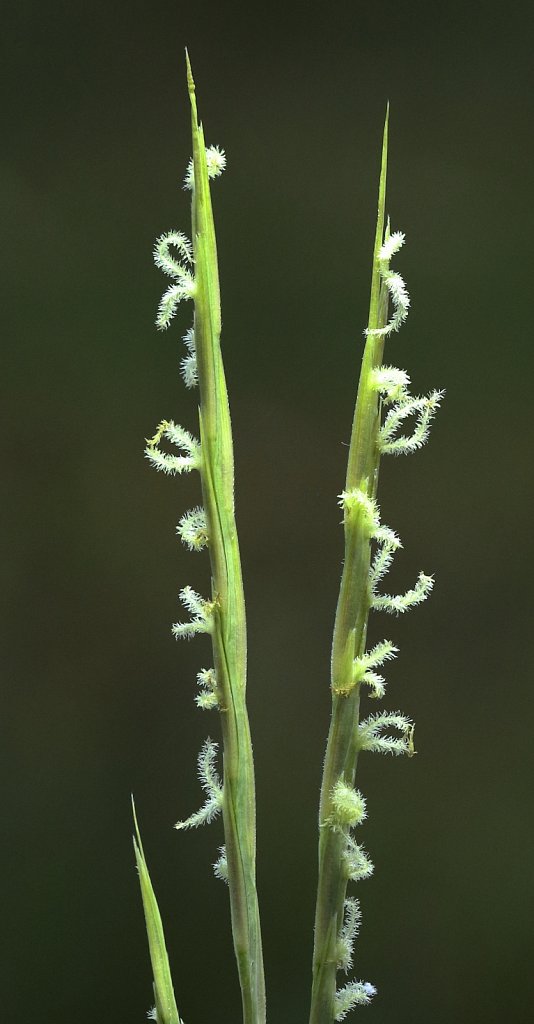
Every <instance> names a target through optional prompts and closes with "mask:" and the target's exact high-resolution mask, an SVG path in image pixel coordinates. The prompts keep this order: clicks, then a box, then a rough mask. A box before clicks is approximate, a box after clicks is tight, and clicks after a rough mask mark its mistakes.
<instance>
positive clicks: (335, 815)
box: [326, 779, 367, 830]
mask: <svg viewBox="0 0 534 1024" xmlns="http://www.w3.org/2000/svg"><path fill="white" fill-rule="evenodd" d="M366 817H367V811H366V809H365V800H364V798H363V796H362V794H361V793H360V791H359V790H358V789H353V787H352V786H348V785H347V783H346V782H344V781H343V779H338V781H337V782H336V784H335V786H334V788H333V790H332V814H331V817H330V818H329V820H328V822H326V824H328V825H330V827H331V828H333V829H334V830H338V829H343V828H346V827H347V826H353V825H359V824H360V822H362V821H364V819H365V818H366Z"/></svg>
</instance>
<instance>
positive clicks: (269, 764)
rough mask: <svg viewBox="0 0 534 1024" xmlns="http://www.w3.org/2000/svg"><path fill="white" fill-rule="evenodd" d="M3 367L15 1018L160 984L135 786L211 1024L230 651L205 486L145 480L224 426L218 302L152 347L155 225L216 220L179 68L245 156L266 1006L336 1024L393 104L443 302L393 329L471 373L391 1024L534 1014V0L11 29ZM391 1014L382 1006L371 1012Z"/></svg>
mask: <svg viewBox="0 0 534 1024" xmlns="http://www.w3.org/2000/svg"><path fill="white" fill-rule="evenodd" d="M2 21H3V48H4V59H3V69H4V75H5V77H6V96H7V99H8V103H7V119H6V121H5V127H4V131H3V137H4V146H3V156H2V158H1V163H0V168H1V169H0V174H1V191H2V198H3V203H2V206H3V208H4V226H3V231H2V237H3V244H2V264H3V265H2V277H1V279H2V290H3V303H2V305H3V311H4V319H5V321H6V323H5V329H4V344H3V354H4V356H5V362H6V364H7V365H6V369H5V370H4V374H3V380H4V382H5V392H6V393H5V397H4V400H3V403H2V405H3V413H4V416H5V420H4V424H3V429H2V439H3V442H4V455H3V475H4V477H5V480H6V502H5V508H6V522H5V525H4V529H3V540H4V548H5V553H4V555H3V570H4V573H3V575H4V582H5V586H4V588H3V589H4V593H5V604H4V609H3V614H2V625H3V644H4V651H5V653H4V658H3V661H4V666H5V669H4V682H3V687H2V689H3V698H2V705H3V713H2V730H3V738H2V742H1V750H2V755H3V770H2V775H1V778H2V787H1V788H2V798H1V799H2V803H1V806H2V823H3V829H4V837H3V841H2V848H1V849H2V855H1V859H2V872H1V876H0V877H1V886H2V889H3V890H4V896H3V910H2V938H3V941H2V946H3V951H2V956H1V957H0V964H1V971H2V972H3V979H2V986H1V990H2V1003H3V1008H4V1009H3V1012H4V1013H5V1019H6V1021H7V1020H9V1021H10V1022H11V1024H27V1022H29V1021H34V1020H38V1021H44V1022H49V1021H50V1022H52V1021H53V1022H57V1024H67V1022H71V1021H73V1020H76V1022H77V1024H94V1022H95V1021H116V1022H120V1024H127V1022H128V1024H135V1022H142V1021H143V1020H144V1019H145V1012H146V1009H148V1007H149V1006H150V1005H151V1002H150V1001H151V976H150V970H149V965H148V956H147V951H146V942H145V935H144V928H143V921H142V916H141V911H140V903H139V896H138V891H137V881H136V876H135V871H134V866H133V855H132V848H131V838H130V836H131V819H130V807H129V795H130V792H131V791H132V790H133V791H134V793H135V795H136V800H137V805H138V812H139V817H140V821H141V825H142V829H143V835H144V839H145V846H146V849H147V854H148V856H149V860H150V865H151V869H152V873H153V879H154V882H155V885H156V887H157V891H158V894H159V897H160V902H161V907H162V911H163V914H164V918H165V922H166V928H167V934H168V941H169V947H170V952H171V955H172V961H173V967H174V976H175V985H176V991H177V998H178V1005H179V1007H180V1010H181V1012H182V1013H183V1015H184V1017H185V1019H186V1021H187V1024H196V1022H201V1021H211V1020H217V1021H221V1022H230V1021H237V1020H238V1019H239V995H238V991H237V984H236V979H235V970H234V964H233V955H232V951H231V943H230V932H229V923H228V914H227V894H226V891H225V890H224V887H223V886H222V885H220V884H219V883H217V882H216V881H215V880H214V879H213V877H212V873H211V868H210V863H211V861H213V859H214V858H215V856H216V848H217V846H218V845H219V844H220V843H221V842H222V834H221V828H220V825H219V824H216V825H214V826H212V827H211V828H209V829H205V830H203V831H201V832H199V833H195V834H187V835H183V834H177V833H176V832H174V831H173V829H172V825H173V822H174V821H176V820H177V818H178V817H183V816H184V815H187V814H188V813H189V812H190V811H192V810H193V809H194V808H195V807H196V806H198V802H199V789H198V784H197V782H196V779H195V758H196V754H197V751H198V749H199V747H200V745H201V744H202V742H203V740H204V738H205V736H206V735H207V734H208V732H209V733H210V734H211V735H212V737H214V738H217V737H218V723H217V719H216V717H214V716H210V715H205V716H203V715H202V714H201V713H200V712H199V711H197V710H196V708H195V707H194V703H193V694H194V691H195V682H194V681H195V674H196V672H197V670H198V668H200V666H202V665H206V664H209V657H210V655H209V653H208V651H209V647H208V645H207V644H206V642H205V641H204V640H202V639H200V640H197V641H195V642H192V643H191V644H181V645H177V644H176V643H175V642H174V641H173V639H172V637H171V634H170V624H171V623H172V622H173V621H175V620H176V619H177V618H179V617H180V608H179V604H178V600H177V594H178V590H179V589H180V587H182V586H183V585H185V584H186V583H189V584H191V585H193V586H197V587H198V588H199V589H201V590H203V591H206V589H207V587H208V566H207V559H206V557H205V556H198V557H197V556H195V557H194V556H192V555H188V554H187V553H185V552H184V551H183V550H181V548H180V547H179V546H178V544H177V542H176V540H175V538H174V527H175V524H176V522H177V520H178V517H179V516H180V515H181V513H182V512H183V511H184V510H185V509H187V508H188V507H190V506H191V505H192V504H195V503H196V502H197V501H198V497H199V492H198V481H197V480H195V479H193V478H186V479H183V480H169V479H166V478H163V477H161V476H158V475H156V474H155V473H153V472H151V471H149V468H148V466H147V464H146V463H145V462H144V460H143V457H142V447H143V438H144V437H145V436H149V435H150V433H151V432H152V431H153V429H154V427H155V425H156V423H157V422H158V421H159V419H160V418H161V417H175V418H176V419H177V420H178V422H180V423H182V424H183V425H184V426H186V427H188V428H189V429H192V430H194V431H196V408H195V394H194V393H188V392H186V391H185V389H184V388H183V386H182V384H181V381H180V379H179V376H178V371H177V366H178V358H179V355H180V354H181V344H180V343H179V338H180V336H181V334H182V333H183V331H184V330H185V328H186V327H187V326H188V325H189V319H190V310H184V311H183V312H182V313H181V314H180V316H179V322H177V323H176V324H175V326H174V327H173V329H172V330H171V331H169V333H168V334H166V335H163V336H160V335H158V334H157V332H156V330H155V328H154V323H153V321H154V315H155V309H156V305H157V302H158V300H159V297H160V294H161V292H162V290H163V289H164V287H165V280H164V279H163V276H162V275H161V274H160V273H159V272H158V271H157V270H156V269H155V268H154V266H153V264H152V261H151V247H152V242H153V239H154V238H155V236H156V235H157V234H158V233H160V232H161V231H163V230H166V229H169V228H172V227H177V228H181V229H183V230H185V231H186V232H187V233H188V231H189V204H188V198H187V196H186V195H185V194H184V193H183V192H182V191H181V189H180V184H181V178H182V174H183V171H184V168H185V166H186V163H187V160H188V158H189V152H190V144H189V136H188V133H189V112H188V103H187V97H186V91H185V82H184V71H183V49H184V46H185V45H186V44H187V45H188V46H189V48H190V52H191V56H192V60H193V65H194V69H195V75H196V79H197V87H198V92H199V101H200V107H201V113H202V117H203V119H204V122H205V125H206V131H207V139H208V141H209V142H216V143H219V144H220V145H223V146H224V147H225V148H226V151H227V154H228V170H227V173H226V174H225V176H224V178H223V179H222V180H221V181H220V182H217V183H216V186H215V188H214V197H215V211H216V219H217V227H218V236H219V249H220V261H221V277H222V293H223V317H224V334H223V343H224V353H225V359H226V365H227V372H228V381H229V388H230V394H231V403H232V411H233V422H234V429H235V442H236V463H237V501H238V516H239V527H240V534H241V543H242V555H243V562H244V575H245V584H246V591H247V602H248V612H249V625H250V676H249V687H250V713H251V720H252V729H253V737H254V746H255V754H256V762H257V782H258V808H259V863H258V868H259V886H260V894H261V899H262V908H263V922H264V928H265V952H266V961H267V967H268V996H269V1004H270V1020H271V1022H273V1024H286V1022H287V1021H292V1022H293V1021H295V1022H304V1021H305V1020H306V1014H307V1008H308V990H309V975H310V957H311V942H312V920H313V904H314V888H315V873H316V814H317V797H318V789H319V781H320V771H321V763H322V757H323V750H324V743H325V736H326V730H327V724H328V716H329V691H328V669H329V649H330V640H331V630H332V620H333V612H334V606H335V600H336V594H337V587H338V580H339V575H340V566H341V557H342V534H341V529H340V527H339V519H340V512H339V509H338V507H337V505H336V495H337V494H338V493H339V491H340V489H341V487H342V484H343V477H344V467H345V460H346V455H347V449H346V447H345V445H346V442H347V441H348V438H349V432H350V423H351V417H352V407H353V400H354V395H355V385H356V377H357V372H358V365H359V359H360V353H361V350H362V330H363V328H364V326H365V317H366V309H367V299H368V285H369V268H370V253H371V245H372V237H373V229H374V214H375V208H376V187H377V173H378V159H379V144H380V135H381V130H382V120H383V114H384V105H385V102H386V99H387V98H388V97H389V99H390V101H391V109H392V113H391V148H390V153H391V160H390V179H389V180H390V186H389V202H388V208H389V212H390V214H391V217H392V223H393V226H394V228H395V229H402V230H404V231H405V232H406V234H407V246H406V247H405V249H404V250H403V252H402V254H401V256H400V257H399V259H398V267H399V269H400V270H401V272H402V273H403V275H404V276H405V277H406V280H407V283H408V287H409V290H410V293H411V296H412V302H413V311H412V313H411V314H410V317H409V320H408V323H407V325H406V327H405V328H404V329H403V331H402V333H401V334H400V335H399V336H398V337H395V338H394V339H393V340H392V341H391V343H390V345H389V346H388V349H389V351H388V359H389V360H390V361H392V362H393V363H394V364H396V365H400V366H402V367H405V368H406V369H407V370H408V371H409V373H410V374H411V375H412V380H413V384H414V388H415V389H416V390H417V391H419V392H420V391H424V390H428V389H429V388H431V387H434V386H436V387H444V388H446V389H447V399H446V402H445V405H444V408H443V411H442V413H441V414H440V416H439V418H438V420H437V422H436V425H435V429H434V433H433V437H432V443H431V445H430V446H429V447H428V448H426V449H425V450H424V451H423V452H422V453H420V454H418V455H417V456H416V457H412V458H411V459H404V460H388V462H387V463H386V464H385V465H384V468H383V473H382V479H381V504H382V508H383V516H384V521H385V522H387V523H388V524H389V525H391V526H392V527H394V528H395V529H396V530H398V532H399V533H400V535H401V537H402V539H403V542H404V548H405V550H404V552H403V553H402V555H401V556H399V557H398V559H397V564H396V565H395V567H394V572H393V574H392V579H391V585H392V586H397V587H399V588H402V587H406V586H408V585H410V584H411V582H412V581H413V579H414V575H415V574H416V573H417V571H418V570H419V569H420V568H424V569H425V570H426V571H429V572H435V574H436V578H437V584H436V590H435V594H434V595H433V597H432V600H431V601H430V602H429V603H428V604H427V605H425V606H424V607H423V608H421V609H417V610H416V611H414V612H413V613H412V614H411V615H409V616H406V618H404V619H401V620H399V621H396V620H390V619H386V618H385V617H383V616H380V617H378V616H377V617H376V619H375V621H374V622H373V625H372V638H373V639H380V638H381V637H382V636H391V638H392V639H394V640H395V641H397V642H398V643H399V645H400V647H401V657H400V658H399V659H398V661H397V662H395V663H394V664H393V665H392V666H391V667H390V668H389V669H388V673H387V675H388V680H389V694H388V706H389V707H390V708H392V709H393V708H398V707H400V708H402V710H403V711H405V712H406V713H409V714H412V715H413V716H414V717H415V719H416V721H417V733H416V739H417V747H418V750H419V756H418V757H417V758H415V759H414V760H413V761H405V762H404V761H403V762H402V763H400V762H392V761H391V760H387V759H385V758H372V757H368V758H367V759H366V760H365V761H364V763H362V766H361V772H360V773H359V784H360V785H361V787H362V789H363V791H364V793H365V794H366V796H367V798H368V807H369V821H368V823H367V824H366V825H365V828H364V829H363V830H362V832H361V838H362V840H363V841H364V842H365V845H366V846H367V848H368V850H369V852H370V854H371V856H372V858H373V860H374V861H375V864H376V873H375V876H374V878H373V879H372V880H370V881H368V882H367V883H363V884H362V885H361V887H360V892H359V893H358V895H359V896H360V897H361V901H362V907H363V927H362V931H361V938H360V942H359V946H358V956H357V965H356V976H357V977H361V978H364V979H369V980H371V981H373V982H374V983H375V984H376V985H377V987H378V989H379V996H378V997H377V999H376V1000H375V1002H374V1004H373V1006H372V1007H370V1008H369V1009H367V1010H361V1011H360V1014H361V1016H362V1020H363V1019H364V1018H365V1021H369V1024H386V1022H388V1024H391V1022H392V1021H393V1020H394V1021H395V1022H396V1024H428V1022H429V1021H431V1022H435V1024H445V1022H447V1024H449V1022H451V1021H455V1022H462V1024H463V1022H466V1024H467V1022H470V1024H471V1022H476V1021H484V1022H485V1024H493V1022H497V1021H499V1022H502V1021H512V1022H526V1021H530V1020H531V1019H532V1010H531V1004H532V992H531V977H532V968H531V958H532V924H531V921H532V895H533V892H532V889H533V887H532V882H531V875H532V848H533V844H532V841H533V838H534V835H533V833H534V827H533V822H532V802H531V799H530V798H531V789H532V786H531V773H532V767H533V753H532V740H531V735H532V711H533V707H532V704H533V698H532V656H531V655H530V648H531V639H530V637H531V633H532V619H531V612H530V607H529V606H530V594H531V586H530V585H529V572H532V562H531V558H532V539H531V522H532V513H531V481H532V476H531V457H530V437H529V435H530V424H531V419H532V417H531V411H530V408H531V395H532V385H531V383H530V381H531V380H532V373H533V369H534V365H533V355H532V342H531V335H532V327H531V319H532V309H531V302H530V295H531V291H532V272H531V266H532V256H531V246H532V231H533V223H532V220H533V219H532V210H531V206H532V199H531V194H532V191H531V188H532V157H533V146H532V105H533V104H532V97H533V92H532V82H531V81H529V59H530V57H531V48H532V27H533V26H532V16H531V13H530V9H529V7H527V5H526V4H508V5H500V6H495V7H494V6H492V4H491V3H490V4H483V3H472V4H468V5H457V6H455V5H450V4H449V5H432V4H428V3H426V4H423V3H419V2H415V3H410V4H406V3H405V4H403V3H398V4H392V3H389V2H383V3H381V4H380V5H363V4H360V3H350V4H349V3H347V4H344V3H335V2H334V3H331V4H328V5H324V6H322V7H321V8H319V7H318V8H314V7H309V8H306V7H304V5H302V6H301V5H300V4H299V5H297V4H289V5H288V6H286V7H285V8H279V9H277V8H274V7H273V6H271V5H262V6H261V7H259V6H258V7H256V8H251V7H250V6H248V5H245V4H241V5H232V4H229V3H226V4H220V5H218V6H214V7H213V8H208V7H207V6H205V5H198V6H195V7H187V6H186V5H185V4H183V3H182V4H180V3H170V2H164V0H161V2H157V3H152V4H151V3H148V2H144V3H143V2H132V3H129V4H121V3H120V2H119V3H117V4H112V3H110V2H109V0H108V2H107V3H103V2H93V3H84V2H83V0H70V2H69V3H59V2H56V3H37V2H31V0H26V2H23V0H20V2H19V3H17V4H14V5H11V6H10V8H9V9H7V8H6V10H5V11H4V15H3V19H2ZM354 1019H356V1018H354Z"/></svg>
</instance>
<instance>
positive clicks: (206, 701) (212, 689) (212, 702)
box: [195, 668, 220, 711]
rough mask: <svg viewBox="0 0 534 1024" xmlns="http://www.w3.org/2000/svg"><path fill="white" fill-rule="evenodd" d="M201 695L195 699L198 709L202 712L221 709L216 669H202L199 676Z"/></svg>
mask: <svg viewBox="0 0 534 1024" xmlns="http://www.w3.org/2000/svg"><path fill="white" fill-rule="evenodd" d="M197 683H198V686H199V693H198V694H197V696H196V697H195V702H196V705H197V707H199V708H201V709H202V711H210V710H211V709H212V708H218V707H220V694H219V688H218V686H217V674H216V672H215V669H214V668H201V669H200V672H198V674H197Z"/></svg>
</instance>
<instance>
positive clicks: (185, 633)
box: [172, 587, 214, 640]
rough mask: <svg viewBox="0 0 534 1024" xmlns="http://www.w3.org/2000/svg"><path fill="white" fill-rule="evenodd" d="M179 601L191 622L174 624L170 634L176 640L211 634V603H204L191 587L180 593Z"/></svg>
mask: <svg viewBox="0 0 534 1024" xmlns="http://www.w3.org/2000/svg"><path fill="white" fill-rule="evenodd" d="M180 601H181V602H182V604H183V606H184V608H186V609H187V611H188V612H189V613H190V614H191V615H192V616H193V618H192V619H191V622H175V623H174V625H173V627H172V632H173V634H174V636H175V637H176V639H177V640H182V639H185V640H190V639H191V638H192V637H194V636H196V634H197V633H211V631H212V629H213V607H214V606H213V602H212V601H206V600H204V598H203V597H201V596H200V594H197V592H196V590H193V589H192V587H184V588H183V589H182V590H181V591H180Z"/></svg>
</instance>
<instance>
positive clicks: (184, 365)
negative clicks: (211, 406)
mask: <svg viewBox="0 0 534 1024" xmlns="http://www.w3.org/2000/svg"><path fill="white" fill-rule="evenodd" d="M182 341H183V342H184V344H185V346H186V348H187V353H188V354H187V355H186V356H184V357H183V359H182V360H181V362H180V372H181V374H182V378H183V381H184V384H185V386H186V388H194V387H196V386H197V384H198V368H197V352H196V346H195V329H194V327H190V328H189V330H188V331H186V333H185V334H184V336H183V338H182Z"/></svg>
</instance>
